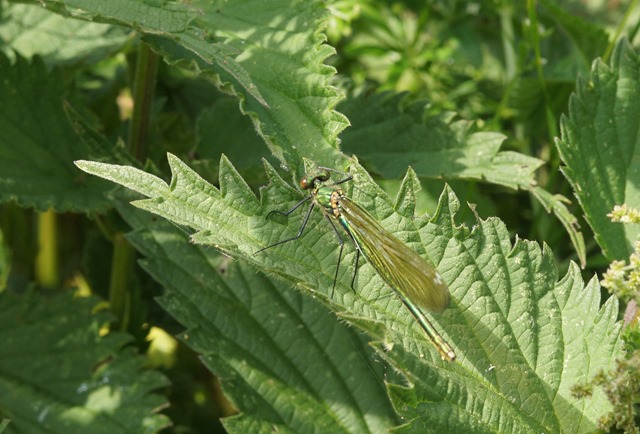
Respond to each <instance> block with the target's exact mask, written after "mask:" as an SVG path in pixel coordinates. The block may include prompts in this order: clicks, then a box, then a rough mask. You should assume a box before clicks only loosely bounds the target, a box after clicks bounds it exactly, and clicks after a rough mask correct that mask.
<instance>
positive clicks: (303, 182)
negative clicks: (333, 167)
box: [300, 170, 331, 190]
mask: <svg viewBox="0 0 640 434" xmlns="http://www.w3.org/2000/svg"><path fill="white" fill-rule="evenodd" d="M329 178H331V175H330V174H329V171H327V170H323V171H322V172H320V174H319V175H316V176H314V177H313V178H311V179H309V177H308V176H304V177H302V179H300V188H302V189H303V190H309V189H311V188H314V187H315V186H316V182H327V181H328V180H329Z"/></svg>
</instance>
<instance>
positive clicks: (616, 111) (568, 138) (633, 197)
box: [556, 40, 640, 259]
mask: <svg viewBox="0 0 640 434" xmlns="http://www.w3.org/2000/svg"><path fill="white" fill-rule="evenodd" d="M560 126H561V133H562V134H561V138H560V139H559V140H556V145H557V146H558V151H559V152H560V157H561V158H562V161H563V162H564V164H565V166H564V167H563V168H562V171H563V173H564V174H565V176H566V177H567V179H568V180H569V182H570V183H571V185H572V187H573V189H574V192H575V195H576V196H577V197H578V200H579V202H580V205H581V206H582V208H583V209H584V212H585V218H586V219H587V222H589V225H590V226H591V228H592V229H593V232H594V234H595V238H596V240H597V242H598V244H599V245H600V247H601V248H602V249H603V250H604V253H605V254H606V255H607V256H608V257H609V258H612V259H613V258H615V259H623V258H628V257H629V255H630V254H631V252H632V251H633V249H632V245H633V243H634V242H635V241H636V240H637V239H639V238H640V226H638V225H621V224H618V223H612V222H611V220H610V219H609V217H607V213H609V212H611V210H613V207H614V205H621V204H623V203H627V204H629V205H630V206H635V207H638V206H639V204H640V189H638V185H640V135H638V130H639V129H640V60H639V58H638V55H637V53H636V52H635V51H634V49H633V47H631V46H630V45H629V43H628V42H626V41H625V40H621V41H620V42H619V43H618V44H617V45H616V47H615V49H614V51H613V54H612V56H611V65H605V64H604V63H602V62H601V61H599V60H597V61H595V62H594V64H593V67H592V69H591V75H590V76H589V78H588V79H580V80H578V84H577V92H576V94H574V95H572V97H571V100H570V102H569V114H568V116H563V117H562V119H561V122H560Z"/></svg>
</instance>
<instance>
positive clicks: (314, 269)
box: [77, 155, 621, 433]
mask: <svg viewBox="0 0 640 434" xmlns="http://www.w3.org/2000/svg"><path fill="white" fill-rule="evenodd" d="M169 162H170V166H171V168H172V172H173V178H172V180H171V184H170V185H167V184H166V183H165V182H164V181H162V180H161V179H158V178H156V177H155V176H153V175H150V174H147V173H145V172H143V171H140V170H138V169H135V168H132V167H125V166H115V165H108V164H103V163H93V162H87V161H84V162H77V165H78V166H79V167H81V168H82V169H83V170H85V171H86V172H88V173H92V174H95V175H98V176H101V177H104V178H106V179H110V180H112V181H115V182H117V183H119V184H122V185H125V186H127V187H129V188H131V189H134V190H136V191H138V192H140V193H142V194H144V195H145V196H147V197H149V199H143V200H139V201H135V202H133V204H134V205H135V206H137V207H139V208H142V209H146V210H148V211H150V212H153V213H155V214H158V215H160V216H163V217H165V218H167V219H169V220H170V221H172V222H174V223H175V224H179V225H184V226H188V227H191V228H192V229H193V230H194V231H195V233H193V235H192V236H191V240H192V241H193V242H196V243H201V244H208V245H213V246H215V247H216V248H217V249H218V250H220V251H222V252H224V253H226V254H227V255H230V256H232V257H235V258H241V259H243V260H245V261H247V262H250V263H253V264H255V265H257V266H259V267H260V268H261V269H263V270H265V271H267V272H269V273H271V274H274V275H277V276H280V277H282V278H283V279H285V280H286V281H288V282H292V283H295V284H296V285H297V286H298V287H299V288H301V289H303V290H305V291H308V292H309V293H310V294H313V295H314V296H315V297H316V298H317V299H318V300H320V301H322V302H324V303H325V304H326V305H327V306H329V307H330V309H331V310H333V311H334V312H336V314H337V315H338V316H339V317H341V318H342V319H344V320H345V321H347V322H349V323H351V324H354V325H356V326H358V327H359V328H361V329H362V330H364V331H366V332H367V333H368V334H370V335H371V336H372V337H373V338H374V339H375V340H377V341H378V343H376V344H375V346H376V348H378V350H379V352H380V354H381V355H382V357H384V358H385V359H386V360H387V361H388V363H389V364H391V365H392V366H393V367H394V368H395V370H397V371H398V372H400V373H401V374H403V375H404V377H405V380H404V381H403V382H397V381H395V380H393V379H389V381H390V385H389V392H390V394H391V397H392V399H393V401H394V404H395V408H396V411H397V412H398V415H399V416H400V417H402V418H403V419H404V420H406V421H407V423H406V425H404V426H403V428H401V430H402V431H403V432H420V433H424V432H444V431H451V432H504V433H522V432H554V433H555V432H563V433H582V432H590V431H592V430H594V429H595V426H596V425H595V423H596V420H597V418H598V417H599V416H601V415H602V414H603V413H604V412H606V411H607V410H608V408H609V404H608V401H607V400H606V398H605V397H604V395H603V394H602V393H599V392H597V393H595V394H594V396H593V397H592V398H591V399H589V400H578V399H575V398H573V397H572V396H571V393H570V391H569V389H570V387H571V386H572V385H573V384H575V383H581V382H584V381H586V380H588V379H590V378H591V377H592V376H593V375H594V374H595V373H596V372H598V371H599V370H601V369H609V368H611V367H612V365H613V362H614V359H615V357H616V356H619V355H620V352H621V345H620V340H619V336H618V335H619V332H620V324H619V323H616V317H617V313H618V304H617V300H616V299H614V298H612V299H609V300H608V301H607V302H606V303H605V304H604V306H602V307H601V306H600V288H599V286H598V282H597V280H595V279H594V280H592V281H591V282H590V283H589V284H588V285H587V286H584V284H583V282H582V280H581V277H580V272H579V269H578V267H577V266H575V265H572V266H571V267H570V268H569V271H568V273H567V275H566V276H564V277H563V278H561V279H560V280H559V281H558V273H557V269H556V267H555V264H554V259H553V256H552V254H551V253H550V251H549V250H548V249H543V250H541V249H540V247H539V246H538V245H537V244H536V243H534V242H530V241H524V240H517V241H516V243H515V244H512V243H511V241H510V239H509V233H508V231H507V228H506V227H505V226H504V224H502V223H501V222H500V221H499V220H498V219H495V218H490V219H488V220H482V219H480V218H478V219H477V225H476V227H475V228H474V229H473V230H470V229H468V228H467V227H464V226H458V225H457V224H456V222H455V214H456V212H457V211H458V208H459V206H460V205H459V202H458V200H457V198H456V197H455V195H454V194H453V192H451V191H450V190H449V189H448V188H447V189H446V190H445V192H444V193H443V195H442V196H441V198H440V202H439V205H438V209H437V210H436V212H435V213H434V215H433V217H431V218H429V217H428V216H425V215H421V216H416V215H414V211H413V210H414V206H413V198H414V196H415V193H416V188H417V185H418V183H417V179H416V177H415V174H413V173H412V172H410V173H409V175H408V176H407V177H406V178H405V181H404V185H403V186H402V188H401V189H400V191H401V193H400V194H399V197H398V199H397V201H396V205H395V206H393V205H392V203H391V201H390V200H389V198H387V197H386V195H385V194H384V192H382V190H380V188H379V187H378V186H377V185H376V184H375V183H374V182H373V181H372V180H371V178H370V177H369V176H368V175H367V173H366V172H365V171H364V170H363V169H362V168H361V167H360V166H359V165H358V164H357V162H353V163H352V165H351V169H350V170H351V174H352V175H353V184H354V186H353V189H352V191H351V192H350V194H351V195H352V197H353V198H354V200H356V201H358V202H359V203H361V204H362V205H363V206H364V207H365V208H366V209H368V210H369V211H370V212H371V213H372V215H374V217H376V218H378V219H379V220H380V221H381V223H382V224H383V226H384V227H386V228H387V229H388V230H389V231H390V232H392V233H394V234H396V236H398V237H399V238H400V239H402V240H404V241H405V242H407V243H408V245H410V246H411V247H412V248H414V249H415V250H416V251H417V252H419V253H420V254H422V255H424V256H428V257H429V258H430V260H431V261H432V262H433V263H434V264H436V265H437V267H438V269H439V270H440V272H441V273H442V275H443V276H444V278H445V280H446V281H447V282H448V284H449V287H450V289H451V294H452V303H451V306H450V307H449V308H448V309H447V310H446V311H445V312H444V313H443V314H441V315H437V316H436V315H431V318H432V321H433V322H434V324H435V326H436V328H437V329H438V330H439V331H440V332H441V333H442V335H443V336H444V337H445V339H447V340H448V341H449V343H450V344H451V345H452V346H453V348H454V349H455V351H456V352H457V355H458V360H457V361H456V362H455V363H446V362H443V361H442V360H440V358H439V356H438V353H437V352H436V351H435V350H434V349H433V348H432V347H431V346H430V344H429V342H428V340H427V339H426V337H425V336H424V334H423V333H422V332H421V330H420V328H419V327H418V326H417V324H416V323H415V321H414V320H413V319H412V316H411V315H410V314H409V313H408V312H407V311H406V310H405V308H404V307H403V305H402V304H401V302H400V301H399V300H398V299H397V298H396V297H394V296H393V294H392V292H391V290H390V289H389V288H387V287H385V285H384V284H383V282H382V280H381V279H380V278H379V277H377V276H375V274H374V272H373V269H372V268H371V266H370V265H368V264H361V265H360V267H359V271H358V276H357V280H356V286H357V291H356V292H354V291H352V290H351V288H350V282H351V276H352V267H350V266H342V267H341V269H340V270H341V271H340V273H339V275H338V283H337V288H336V291H335V295H334V296H333V297H331V288H332V283H333V276H334V271H335V265H336V262H335V261H336V260H337V251H336V240H335V234H334V233H333V231H332V230H331V229H330V227H327V224H326V222H324V221H323V219H321V218H320V216H319V215H317V216H314V217H313V218H312V220H311V222H310V223H309V226H308V228H307V231H306V232H305V233H304V236H303V237H301V238H300V239H299V240H296V241H295V242H290V243H286V244H284V245H281V246H278V247H275V248H272V249H269V250H266V251H264V252H262V253H260V254H258V255H255V254H254V252H256V251H257V250H258V249H259V248H261V247H264V246H267V245H270V244H272V243H274V242H276V241H279V240H283V239H285V238H287V237H291V236H293V235H294V234H295V233H296V231H297V230H298V228H299V225H300V220H299V219H298V218H294V217H291V218H290V220H291V221H290V222H289V223H288V224H284V223H286V222H284V221H282V220H275V221H270V220H267V219H265V216H266V215H267V213H268V211H270V210H272V209H283V210H286V209H288V208H290V207H291V205H292V204H294V203H295V202H297V201H298V200H299V199H300V194H299V193H297V192H296V191H295V190H293V189H292V188H291V187H289V186H288V185H287V184H285V183H284V182H283V181H282V179H281V178H280V177H278V176H277V174H276V173H275V171H274V170H273V169H272V168H270V167H269V166H267V172H268V174H269V175H270V178H271V184H270V186H269V187H268V188H266V189H265V190H264V191H263V193H262V195H261V198H260V200H258V199H257V198H255V196H254V195H253V193H252V192H251V191H250V189H249V188H248V186H247V185H246V184H245V183H244V181H243V179H242V178H241V177H240V176H239V175H238V174H237V172H236V171H235V170H234V168H233V167H232V166H231V165H230V163H229V162H228V161H227V160H226V159H225V158H223V159H222V162H221V168H220V188H219V189H217V188H215V187H213V186H211V185H209V184H208V183H206V182H205V181H204V180H202V179H201V178H200V177H199V176H197V174H195V173H194V172H193V171H192V170H191V169H189V168H188V167H187V166H186V165H185V164H184V163H182V162H180V161H179V160H178V159H177V158H176V157H174V156H172V155H169ZM302 213H303V212H302V211H301V214H302ZM353 259H354V252H353V250H351V251H350V252H349V253H348V254H347V255H346V257H345V258H344V264H352V263H353ZM197 278H198V279H210V278H211V277H210V276H206V275H205V274H198V276H197ZM263 285H264V284H263ZM211 296H213V295H211ZM235 296H239V295H235ZM178 304H179V303H177V304H175V305H172V306H171V308H172V309H177V307H178ZM229 308H231V307H229ZM261 308H264V309H269V307H267V306H261ZM185 309H187V308H186V307H185ZM276 310H277V309H276ZM277 311H278V312H279V314H280V315H281V316H280V317H278V316H277V315H278V314H275V317H276V318H278V319H276V320H273V318H274V316H273V314H267V315H265V317H264V319H263V321H265V322H268V321H277V322H282V321H283V319H282V318H286V317H287V316H288V315H293V314H295V315H298V314H297V313H289V312H288V311H283V310H282V309H279V310H277ZM209 315H214V313H213V312H211V313H209ZM187 316H189V314H185V317H187ZM236 321H237V322H238V323H237V324H239V322H242V321H245V319H243V315H242V314H238V315H236ZM236 321H234V323H233V324H229V325H228V327H230V328H232V329H233V328H234V327H238V326H237V325H234V324H236ZM254 326H255V327H265V325H264V324H262V323H261V324H260V325H258V324H256V325H254ZM236 336H237V340H238V341H242V340H243V336H242V335H240V334H238V335H236ZM210 345H214V344H213V343H210ZM291 345H293V346H295V345H296V340H295V339H293V340H292V342H291ZM201 348H202V350H204V349H205V348H207V347H205V346H204V345H203V346H202V347H201ZM302 351H304V350H302ZM344 356H345V358H346V357H347V356H348V355H346V354H345V355H344ZM290 357H294V358H295V357H302V356H300V355H297V354H295V353H291V356H290ZM256 359H258V360H262V359H263V357H261V356H260V355H257V356H256ZM344 363H349V362H348V360H347V359H345V361H344ZM280 387H282V390H284V389H286V388H287V387H285V386H284V385H283V386H280V385H278V388H280ZM283 393H289V392H283ZM287 398H290V397H287ZM281 399H284V398H281ZM299 399H302V398H299ZM252 402H253V401H251V400H249V399H247V402H238V401H237V402H236V404H237V405H239V406H240V407H241V408H247V409H255V407H259V405H258V404H255V403H253V404H252ZM305 408H306V407H305ZM255 411H258V410H255ZM256 417H257V416H256ZM292 417H295V413H293V416H292ZM303 417H304V416H303ZM259 420H262V419H259ZM296 422H297V421H296ZM256 423H257V421H256ZM285 423H286V421H285ZM300 423H301V422H300ZM355 432H357V431H355Z"/></svg>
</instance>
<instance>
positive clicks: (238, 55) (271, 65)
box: [40, 0, 348, 171]
mask: <svg viewBox="0 0 640 434" xmlns="http://www.w3.org/2000/svg"><path fill="white" fill-rule="evenodd" d="M40 3H42V4H43V5H45V6H48V7H49V8H50V9H51V10H54V11H57V12H58V13H61V14H65V15H68V16H71V17H75V18H80V19H85V20H90V21H96V22H104V23H110V24H118V25H124V26H128V27H130V28H132V29H136V30H137V31H139V32H140V33H142V34H143V35H144V37H145V40H146V41H147V42H148V43H150V44H151V45H152V46H153V48H154V49H155V50H157V51H159V52H160V53H161V54H162V55H163V56H164V58H165V60H166V61H168V62H170V63H172V64H175V65H179V66H181V67H186V68H190V69H193V70H194V71H197V72H198V73H199V74H201V75H202V76H204V77H207V78H209V79H211V80H212V81H214V82H215V83H216V84H217V85H218V86H219V87H220V88H221V89H222V90H224V91H226V92H230V93H233V94H236V95H237V96H238V97H239V99H240V101H241V109H242V110H243V112H244V113H246V114H248V115H249V116H250V117H251V119H252V121H253V122H254V124H255V127H256V129H257V131H258V132H259V133H260V134H261V135H262V136H263V137H264V138H265V139H266V141H267V143H269V144H274V143H277V146H271V151H272V152H273V153H274V154H275V155H276V156H277V157H278V158H279V159H280V160H281V161H282V162H284V163H286V164H287V165H288V166H289V167H290V168H292V169H293V170H294V171H296V170H298V171H299V170H301V167H299V166H300V164H301V161H302V158H301V155H302V156H307V157H310V158H313V159H314V160H316V161H318V162H320V163H322V164H324V165H327V166H331V167H340V166H341V165H342V164H341V163H343V158H342V156H341V155H340V153H339V152H338V150H337V144H338V140H337V135H338V133H339V132H340V131H342V130H343V129H344V128H345V127H346V126H347V125H348V121H347V120H346V119H345V118H344V116H342V115H340V114H339V113H337V112H336V111H334V110H333V107H334V105H335V104H336V103H337V101H338V98H339V93H338V91H337V90H336V89H335V88H334V87H333V86H331V85H330V84H329V79H330V77H331V76H332V75H333V74H334V72H335V70H334V69H333V68H331V67H329V66H327V65H325V64H324V63H323V62H324V60H325V59H326V58H327V57H328V56H330V55H331V54H333V49H332V48H331V47H329V46H328V45H325V44H324V40H325V36H324V35H323V34H322V33H321V30H322V28H323V27H324V25H325V21H326V11H325V10H324V9H323V8H322V5H321V3H320V2H315V1H314V2H308V1H302V0H278V1H269V2H264V1H262V0H231V1H228V0H219V1H210V0H206V1H205V0H195V1H191V2H189V5H178V4H175V3H167V2H143V1H133V0H110V1H109V2H103V1H96V0H65V1H60V0H44V1H42V2H40Z"/></svg>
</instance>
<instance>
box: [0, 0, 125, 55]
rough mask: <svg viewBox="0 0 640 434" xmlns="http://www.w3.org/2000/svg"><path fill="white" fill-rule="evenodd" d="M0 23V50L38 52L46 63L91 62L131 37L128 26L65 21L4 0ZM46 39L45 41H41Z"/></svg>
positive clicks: (39, 10) (10, 53)
mask: <svg viewBox="0 0 640 434" xmlns="http://www.w3.org/2000/svg"><path fill="white" fill-rule="evenodd" d="M2 8H3V11H2V13H3V16H4V17H11V19H6V20H4V21H3V23H2V26H0V40H2V49H3V50H4V53H5V55H6V56H8V57H9V58H13V57H15V52H18V53H20V55H21V56H23V57H27V58H30V57H32V56H34V55H36V54H37V55H40V56H41V57H42V58H43V59H44V61H45V63H47V64H49V65H54V64H55V65H60V64H77V63H80V62H82V63H95V62H98V61H100V60H102V59H104V58H105V57H106V56H108V55H111V54H112V53H113V52H114V51H116V50H118V49H119V48H120V47H122V45H123V44H125V43H126V42H127V41H128V40H130V39H131V32H130V31H129V29H126V28H124V27H119V26H105V25H103V24H98V23H90V22H86V21H76V20H73V21H72V20H68V19H67V18H65V17H62V16H59V15H54V14H52V13H51V12H49V11H48V10H46V9H42V8H40V7H38V6H35V5H24V4H15V3H8V2H5V4H3V6H2ZM43 41H46V43H43Z"/></svg>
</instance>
